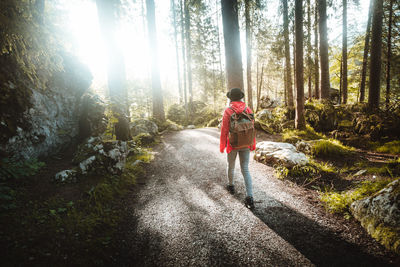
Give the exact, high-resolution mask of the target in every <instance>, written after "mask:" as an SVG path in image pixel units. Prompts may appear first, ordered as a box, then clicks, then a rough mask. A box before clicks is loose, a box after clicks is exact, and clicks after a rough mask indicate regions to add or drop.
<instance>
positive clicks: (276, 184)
mask: <svg viewBox="0 0 400 267" xmlns="http://www.w3.org/2000/svg"><path fill="white" fill-rule="evenodd" d="M155 152H156V156H155V160H154V161H153V162H152V163H151V164H150V166H149V167H148V170H147V172H146V177H145V179H143V181H142V185H140V186H139V187H138V189H137V190H136V191H135V192H134V196H132V197H131V200H130V203H131V204H130V207H129V208H128V211H129V214H128V223H127V225H126V229H125V231H126V237H125V240H124V244H125V246H124V249H123V251H122V252H121V255H120V257H119V259H118V264H119V265H120V266H122V265H136V266H154V265H157V266H190V265H193V266H227V265H234V266H312V265H317V266H381V265H385V262H381V260H380V259H377V258H375V257H374V256H372V255H369V254H367V253H365V252H363V250H362V249H361V248H360V247H359V246H357V245H354V244H352V243H351V242H350V241H346V240H344V239H343V238H341V237H340V235H339V234H338V233H337V231H338V230H337V229H340V226H338V225H337V222H335V221H334V220H333V219H332V218H331V216H325V215H324V214H323V213H321V211H320V209H318V208H316V207H314V206H313V205H311V204H310V202H309V201H307V200H306V199H305V197H304V194H303V193H304V191H302V189H301V188H298V187H297V186H292V187H290V186H288V183H284V182H282V181H280V180H278V179H276V178H275V177H274V173H273V169H272V168H270V167H268V166H265V165H263V164H260V163H257V162H256V161H254V160H251V162H250V171H251V174H252V176H253V187H254V198H255V201H256V209H255V210H254V211H253V212H252V211H250V210H248V209H247V208H245V206H244V205H243V200H244V197H245V195H244V192H245V189H244V183H243V178H242V175H241V173H240V169H239V163H238V162H237V166H236V167H237V168H236V171H235V174H236V177H235V179H236V180H235V181H236V189H237V193H236V194H235V195H234V196H232V195H230V194H229V193H228V192H227V191H226V189H225V185H226V178H225V172H226V154H221V153H220V152H219V132H218V130H216V129H211V128H205V129H196V130H184V131H180V132H176V133H168V134H166V135H165V136H164V137H163V141H162V144H160V145H159V146H158V147H156V148H155ZM371 242H373V241H371Z"/></svg>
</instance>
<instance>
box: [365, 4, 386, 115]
mask: <svg viewBox="0 0 400 267" xmlns="http://www.w3.org/2000/svg"><path fill="white" fill-rule="evenodd" d="M382 17H383V0H376V1H375V5H374V14H373V15H372V33H371V35H372V38H371V67H370V69H369V70H370V72H369V94H368V107H369V109H370V110H373V109H378V108H379V100H380V91H381V90H380V85H381V79H380V78H381V68H382V66H381V63H382V59H381V55H382Z"/></svg>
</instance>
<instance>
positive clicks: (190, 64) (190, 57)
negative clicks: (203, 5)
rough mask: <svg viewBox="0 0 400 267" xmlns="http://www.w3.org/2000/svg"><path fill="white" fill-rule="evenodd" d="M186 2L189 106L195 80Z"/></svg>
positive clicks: (187, 0) (187, 3)
mask: <svg viewBox="0 0 400 267" xmlns="http://www.w3.org/2000/svg"><path fill="white" fill-rule="evenodd" d="M184 1H185V6H184V10H185V35H186V59H187V75H188V89H189V106H192V105H191V104H192V102H193V91H192V90H193V89H192V86H193V78H192V40H191V36H190V10H189V1H190V0H184Z"/></svg>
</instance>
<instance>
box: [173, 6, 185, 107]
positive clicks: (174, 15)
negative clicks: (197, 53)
mask: <svg viewBox="0 0 400 267" xmlns="http://www.w3.org/2000/svg"><path fill="white" fill-rule="evenodd" d="M171 11H172V23H173V24H174V25H173V26H174V41H175V54H176V70H177V75H178V88H179V103H181V104H182V103H183V91H182V82H181V71H180V64H179V48H178V30H177V27H178V26H177V25H176V24H177V22H176V10H175V0H171Z"/></svg>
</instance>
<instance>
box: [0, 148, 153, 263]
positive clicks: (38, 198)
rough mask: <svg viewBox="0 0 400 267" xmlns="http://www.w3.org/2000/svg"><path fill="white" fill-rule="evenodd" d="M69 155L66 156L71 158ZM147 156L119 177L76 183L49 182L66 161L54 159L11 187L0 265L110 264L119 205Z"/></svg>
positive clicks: (1, 217)
mask: <svg viewBox="0 0 400 267" xmlns="http://www.w3.org/2000/svg"><path fill="white" fill-rule="evenodd" d="M71 158H72V156H70V157H69V159H71ZM151 159H152V155H151V153H147V152H143V153H140V154H136V155H134V156H132V157H130V158H129V159H128V161H127V163H126V168H125V171H124V172H123V173H122V175H120V176H112V175H104V176H92V177H87V179H85V180H82V181H80V182H79V183H77V184H68V185H60V184H55V183H52V182H50V179H51V177H50V175H54V169H58V168H60V165H62V164H64V166H63V168H64V167H65V163H63V162H62V161H66V160H67V159H66V158H63V159H61V160H53V161H50V162H49V163H48V165H47V166H46V167H44V168H42V169H41V170H38V173H37V174H36V175H33V176H26V177H24V179H22V180H18V181H15V182H13V183H11V185H10V187H12V188H13V190H14V192H15V197H14V199H13V204H14V207H13V208H12V209H9V210H5V209H3V210H2V212H1V214H0V223H1V225H2V228H1V230H0V237H1V238H0V240H1V241H0V247H1V249H2V250H3V251H7V253H6V254H3V255H4V257H3V258H2V262H3V263H7V264H8V265H10V266H16V265H21V264H22V265H24V266H25V265H26V266H27V265H42V266H46V265H47V266H55V265H62V266H64V265H68V266H93V265H108V264H110V263H111V262H112V259H111V258H110V256H109V255H110V253H107V251H109V250H112V249H113V236H114V234H115V229H116V227H117V225H118V223H119V222H120V220H121V218H122V216H123V215H124V214H122V212H123V211H122V209H121V208H118V205H119V203H118V200H119V199H120V198H122V197H123V196H124V194H126V193H127V192H128V190H129V189H130V188H131V187H132V186H133V185H134V184H135V181H136V178H137V177H138V176H140V175H141V174H142V172H143V170H142V167H141V165H140V164H137V163H138V161H137V160H140V161H141V162H149V161H150V160H151Z"/></svg>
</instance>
